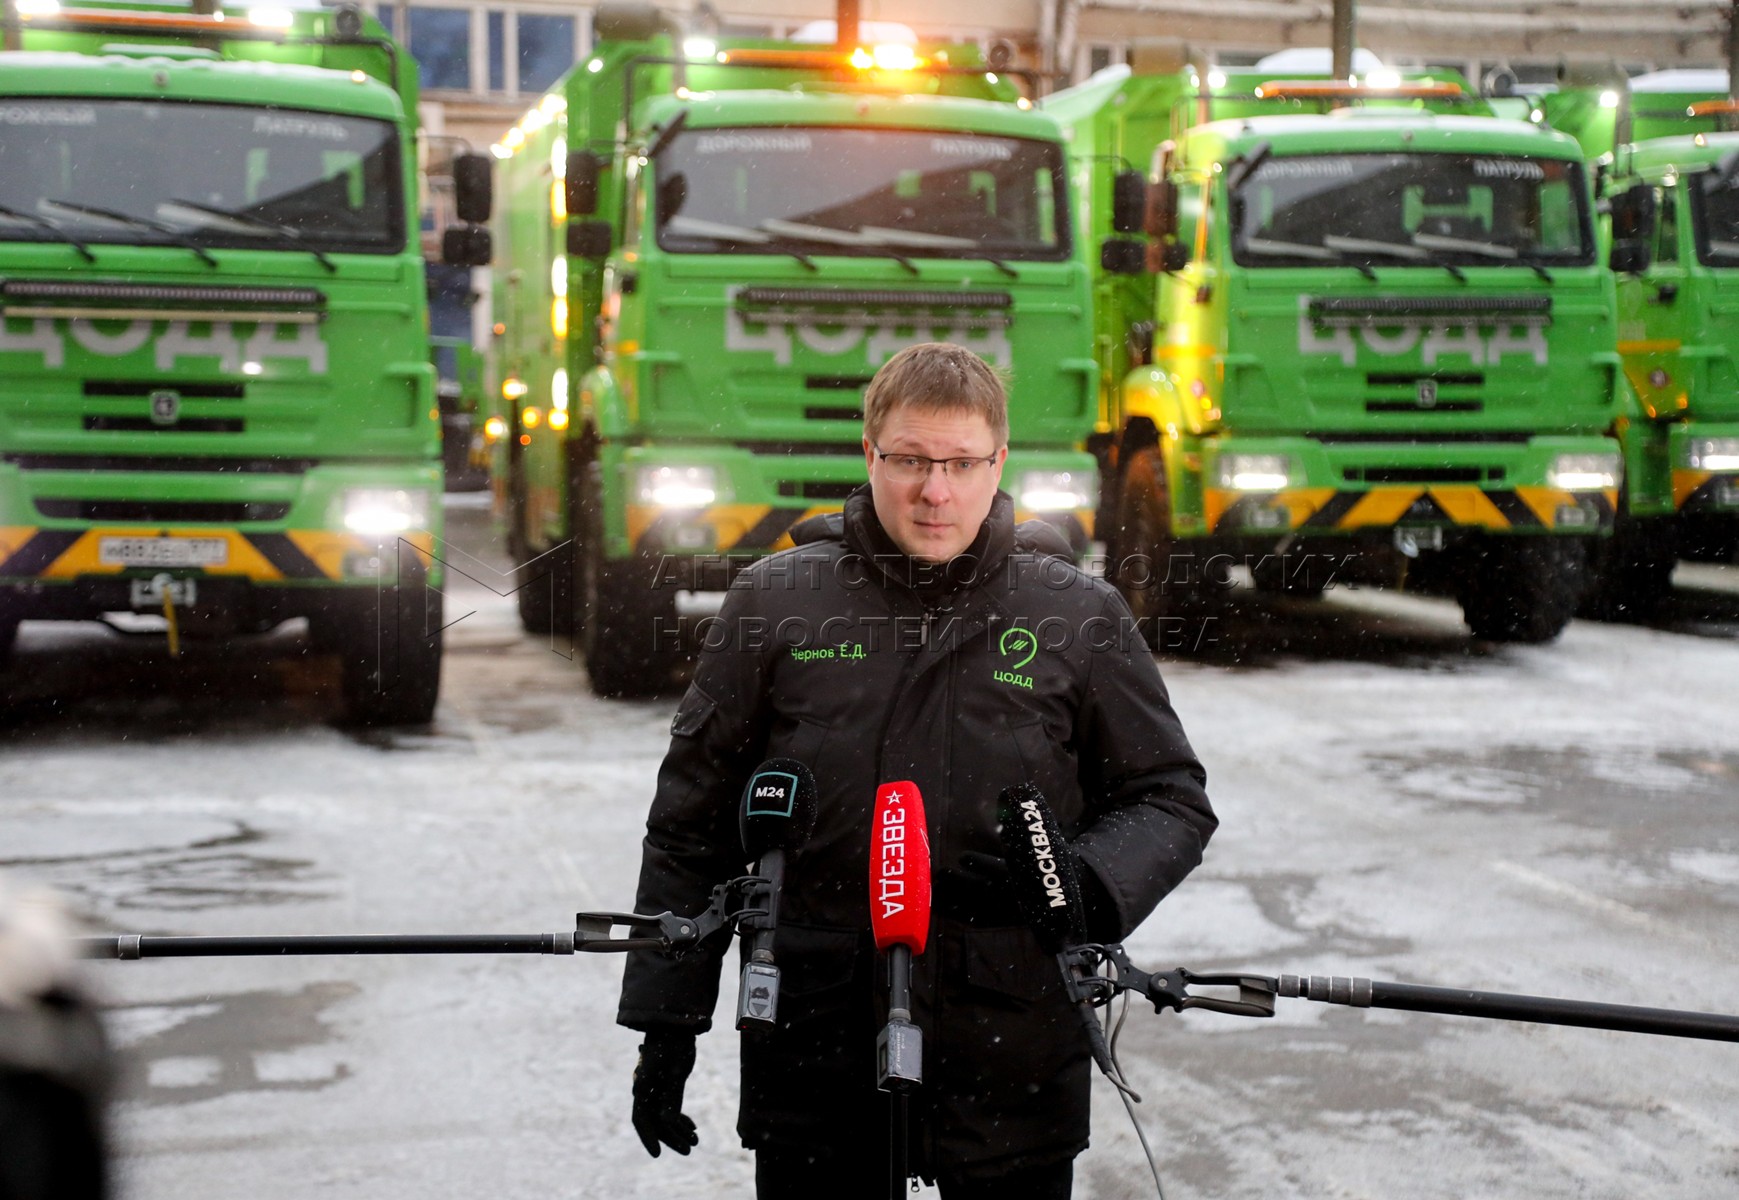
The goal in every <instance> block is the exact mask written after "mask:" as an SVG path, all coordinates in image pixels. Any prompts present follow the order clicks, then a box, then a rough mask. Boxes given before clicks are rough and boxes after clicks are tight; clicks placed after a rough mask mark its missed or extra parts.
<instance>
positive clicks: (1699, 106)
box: [1685, 97, 1739, 117]
mask: <svg viewBox="0 0 1739 1200" xmlns="http://www.w3.org/2000/svg"><path fill="white" fill-rule="evenodd" d="M1725 113H1739V100H1734V99H1732V98H1731V97H1729V98H1727V99H1725V100H1699V101H1697V102H1696V103H1695V104H1693V105H1691V106H1690V107H1689V108H1687V109H1685V115H1686V116H1687V117H1716V116H1721V115H1723V114H1725Z"/></svg>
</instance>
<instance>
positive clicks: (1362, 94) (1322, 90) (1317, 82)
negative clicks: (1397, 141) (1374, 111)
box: [1256, 79, 1463, 100]
mask: <svg viewBox="0 0 1739 1200" xmlns="http://www.w3.org/2000/svg"><path fill="white" fill-rule="evenodd" d="M1462 96H1463V93H1462V90H1461V85H1460V84H1459V83H1448V82H1445V81H1442V80H1435V79H1422V80H1418V81H1416V82H1411V83H1398V84H1394V85H1392V86H1388V87H1371V86H1369V85H1367V84H1362V83H1354V82H1353V81H1351V80H1349V79H1275V80H1270V81H1269V82H1267V83H1264V84H1259V85H1257V87H1256V99H1258V100H1459V99H1461V98H1462Z"/></svg>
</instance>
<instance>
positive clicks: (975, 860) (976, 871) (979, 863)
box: [960, 850, 1008, 891]
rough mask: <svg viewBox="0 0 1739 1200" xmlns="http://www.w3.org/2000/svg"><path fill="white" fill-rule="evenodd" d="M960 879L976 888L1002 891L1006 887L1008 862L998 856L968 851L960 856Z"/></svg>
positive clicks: (978, 851)
mask: <svg viewBox="0 0 1739 1200" xmlns="http://www.w3.org/2000/svg"><path fill="white" fill-rule="evenodd" d="M960 877H961V878H962V879H964V880H966V881H967V882H968V883H971V884H973V885H975V886H977V887H981V888H988V889H991V890H994V891H1003V890H1004V889H1006V888H1007V887H1008V860H1007V859H1006V858H1003V857H1002V856H1001V855H1000V854H985V853H984V852H983V851H981V850H968V851H966V852H965V853H964V854H962V855H961V856H960Z"/></svg>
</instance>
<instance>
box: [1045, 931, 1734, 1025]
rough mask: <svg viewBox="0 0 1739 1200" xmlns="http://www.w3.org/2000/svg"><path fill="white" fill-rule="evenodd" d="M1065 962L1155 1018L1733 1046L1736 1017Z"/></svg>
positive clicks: (1081, 957)
mask: <svg viewBox="0 0 1739 1200" xmlns="http://www.w3.org/2000/svg"><path fill="white" fill-rule="evenodd" d="M1063 957H1064V958H1067V959H1073V960H1075V961H1077V962H1078V963H1079V964H1080V966H1081V967H1082V968H1083V969H1084V972H1085V978H1083V979H1080V980H1079V985H1078V986H1079V989H1080V993H1081V996H1082V997H1083V998H1085V999H1087V1000H1088V1001H1089V1002H1090V1003H1093V1004H1103V1003H1105V1002H1106V1001H1108V1000H1110V998H1111V997H1112V996H1113V995H1114V994H1116V993H1117V992H1125V991H1132V992H1138V993H1140V994H1142V995H1144V996H1146V997H1147V999H1148V1000H1149V1001H1151V1002H1152V1004H1153V1008H1154V1011H1155V1012H1164V1011H1165V1010H1166V1009H1175V1010H1177V1011H1179V1012H1182V1011H1184V1010H1186V1009H1192V1008H1200V1009H1207V1010H1209V1011H1211V1012H1222V1013H1228V1014H1231V1015H1233V1016H1241V1017H1271V1016H1273V1015H1274V1001H1275V999H1276V998H1280V999H1289V1000H1313V1001H1315V1002H1317V1003H1319V1004H1341V1005H1346V1006H1349V1007H1352V1008H1392V1009H1399V1010H1402V1011H1406V1012H1424V1013H1436V1014H1440V1015H1443V1016H1451V1017H1477V1018H1481V1019H1484V1020H1493V1021H1522V1022H1527V1023H1531V1024H1536V1025H1568V1026H1573V1027H1577V1028H1582V1029H1606V1030H1611V1031H1613V1032H1617V1033H1644V1034H1651V1035H1654V1036H1657V1037H1681V1038H1698V1039H1702V1040H1705V1041H1718V1042H1739V1016H1735V1015H1731V1014H1728V1013H1711V1012H1693V1011H1689V1010H1686V1009H1673V1008H1650V1007H1647V1006H1641V1005H1632V1004H1608V1003H1606V1002H1604V1001H1595V1000H1568V999H1564V998H1562V997H1557V996H1528V995H1519V994H1513V993H1506V992H1485V991H1479V990H1476V989H1472V988H1448V987H1431V986H1426V985H1423V984H1415V983H1391V982H1387V981H1384V980H1372V979H1362V978H1352V977H1347V976H1339V975H1336V976H1324V975H1279V976H1269V975H1257V974H1227V975H1203V974H1198V973H1196V972H1194V971H1191V970H1189V969H1187V968H1185V967H1175V968H1173V969H1172V970H1170V971H1162V972H1157V973H1153V972H1148V971H1143V970H1142V969H1141V968H1139V967H1137V966H1135V965H1134V964H1133V963H1132V962H1130V961H1129V956H1128V954H1127V953H1125V951H1124V949H1123V947H1122V946H1120V945H1111V946H1101V945H1085V946H1071V947H1070V948H1069V949H1068V950H1066V951H1065V952H1064V955H1063ZM1107 968H1109V973H1106V969H1107ZM1191 985H1197V986H1203V987H1215V986H1221V987H1224V986H1230V987H1236V988H1237V989H1238V998H1237V999H1235V1000H1234V999H1231V998H1229V997H1224V996H1198V995H1193V994H1191V992H1190V990H1189V989H1190V986H1191Z"/></svg>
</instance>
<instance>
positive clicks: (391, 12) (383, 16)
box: [375, 4, 399, 38]
mask: <svg viewBox="0 0 1739 1200" xmlns="http://www.w3.org/2000/svg"><path fill="white" fill-rule="evenodd" d="M375 15H376V16H377V17H379V18H380V23H381V25H382V27H383V28H385V29H386V31H387V34H388V36H390V37H394V38H396V37H398V35H399V6H398V5H396V4H382V5H380V6H378V7H377V8H376V9H375Z"/></svg>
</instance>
